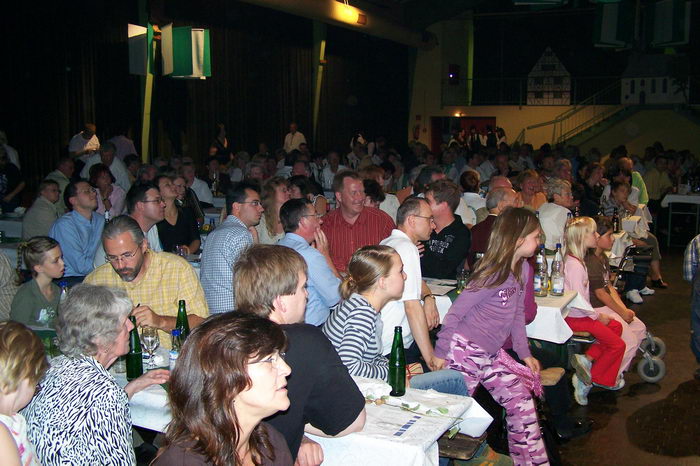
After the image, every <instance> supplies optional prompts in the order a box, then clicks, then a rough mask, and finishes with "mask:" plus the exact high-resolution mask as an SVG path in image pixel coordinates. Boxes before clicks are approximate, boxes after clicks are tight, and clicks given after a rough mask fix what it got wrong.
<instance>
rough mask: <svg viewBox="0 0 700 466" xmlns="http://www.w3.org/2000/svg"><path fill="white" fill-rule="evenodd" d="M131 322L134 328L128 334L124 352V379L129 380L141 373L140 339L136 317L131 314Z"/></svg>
mask: <svg viewBox="0 0 700 466" xmlns="http://www.w3.org/2000/svg"><path fill="white" fill-rule="evenodd" d="M129 319H131V323H132V324H133V325H134V328H132V329H131V333H130V334H129V352H128V353H127V354H126V380H128V381H129V382H131V381H132V380H134V379H135V378H137V377H140V376H141V375H142V374H143V355H142V353H141V339H140V338H139V330H138V327H136V317H134V316H131V317H129Z"/></svg>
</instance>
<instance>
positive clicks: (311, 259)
mask: <svg viewBox="0 0 700 466" xmlns="http://www.w3.org/2000/svg"><path fill="white" fill-rule="evenodd" d="M280 221H281V222H282V226H283V227H284V231H285V235H284V237H283V238H282V239H281V240H280V241H279V242H278V243H277V244H279V245H280V246H286V247H288V248H291V249H294V250H295V251H296V252H298V253H299V254H300V255H301V256H302V257H303V258H304V262H306V267H307V268H308V270H309V276H308V280H307V292H308V298H307V302H306V317H305V322H306V323H307V324H311V325H316V326H320V325H323V323H324V322H325V321H326V319H328V314H329V312H330V308H332V307H333V306H335V305H336V304H337V303H338V301H339V300H340V294H339V291H338V286H339V285H340V279H339V278H338V272H337V271H336V270H335V266H334V265H333V260H332V259H331V256H330V252H329V251H328V239H327V238H326V235H325V233H324V232H323V230H322V229H321V224H322V223H323V220H321V218H320V216H319V215H318V214H317V213H316V210H315V209H314V207H313V204H311V201H309V200H308V199H292V200H290V201H287V202H285V203H284V204H283V205H282V208H281V209H280Z"/></svg>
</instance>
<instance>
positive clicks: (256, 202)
mask: <svg viewBox="0 0 700 466" xmlns="http://www.w3.org/2000/svg"><path fill="white" fill-rule="evenodd" d="M238 204H250V205H252V206H253V207H258V206H261V205H262V202H260V201H258V200H257V199H256V200H254V201H241V202H239V203H238Z"/></svg>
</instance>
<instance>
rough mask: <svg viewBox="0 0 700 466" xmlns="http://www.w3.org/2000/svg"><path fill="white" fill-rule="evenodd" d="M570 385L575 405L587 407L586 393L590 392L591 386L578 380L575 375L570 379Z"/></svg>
mask: <svg viewBox="0 0 700 466" xmlns="http://www.w3.org/2000/svg"><path fill="white" fill-rule="evenodd" d="M571 384H572V385H573V386H574V399H575V400H576V403H578V404H580V405H581V406H587V405H588V392H590V391H591V386H590V385H587V384H585V383H583V382H582V381H581V380H579V378H578V377H576V374H574V375H573V376H572V377H571Z"/></svg>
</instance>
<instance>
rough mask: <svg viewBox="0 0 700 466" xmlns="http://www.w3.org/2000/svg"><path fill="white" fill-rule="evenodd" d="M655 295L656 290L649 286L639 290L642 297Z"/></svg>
mask: <svg viewBox="0 0 700 466" xmlns="http://www.w3.org/2000/svg"><path fill="white" fill-rule="evenodd" d="M654 293H656V290H652V289H651V288H649V287H648V286H645V287H644V288H642V289H641V290H639V294H640V295H642V296H651V295H653V294H654Z"/></svg>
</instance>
